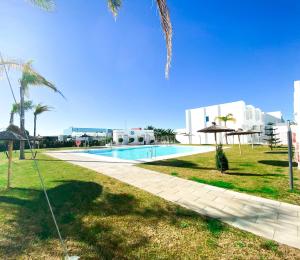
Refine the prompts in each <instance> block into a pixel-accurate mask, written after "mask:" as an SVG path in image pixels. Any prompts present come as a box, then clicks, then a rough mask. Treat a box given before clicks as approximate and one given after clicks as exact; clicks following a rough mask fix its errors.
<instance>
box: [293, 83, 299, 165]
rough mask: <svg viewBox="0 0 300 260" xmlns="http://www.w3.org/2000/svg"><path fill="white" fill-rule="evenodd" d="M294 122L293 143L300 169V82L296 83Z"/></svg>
mask: <svg viewBox="0 0 300 260" xmlns="http://www.w3.org/2000/svg"><path fill="white" fill-rule="evenodd" d="M294 121H295V123H296V125H295V126H294V127H293V143H294V146H295V160H296V161H297V162H298V168H300V163H299V161H300V80H297V81H294Z"/></svg>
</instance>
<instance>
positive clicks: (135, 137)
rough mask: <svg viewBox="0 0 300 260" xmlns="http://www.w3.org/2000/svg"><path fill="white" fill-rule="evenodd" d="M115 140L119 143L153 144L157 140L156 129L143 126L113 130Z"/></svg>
mask: <svg viewBox="0 0 300 260" xmlns="http://www.w3.org/2000/svg"><path fill="white" fill-rule="evenodd" d="M139 139H140V140H142V141H140V140H139ZM113 142H114V143H115V144H119V145H121V144H123V145H127V144H130V145H137V144H153V143H154V142H155V137H154V131H153V130H143V129H142V128H132V129H129V130H124V129H119V130H113Z"/></svg>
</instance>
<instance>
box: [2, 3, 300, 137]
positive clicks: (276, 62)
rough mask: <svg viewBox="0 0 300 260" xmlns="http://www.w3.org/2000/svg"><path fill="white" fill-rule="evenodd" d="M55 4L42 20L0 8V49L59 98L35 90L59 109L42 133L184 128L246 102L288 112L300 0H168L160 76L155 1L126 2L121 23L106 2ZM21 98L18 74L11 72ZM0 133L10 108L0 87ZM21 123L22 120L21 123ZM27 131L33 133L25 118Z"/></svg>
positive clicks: (295, 74)
mask: <svg viewBox="0 0 300 260" xmlns="http://www.w3.org/2000/svg"><path fill="white" fill-rule="evenodd" d="M70 2H71V1H62V0H57V8H56V11H55V12H52V13H46V12H43V11H41V10H40V9H38V8H35V7H32V6H31V5H30V4H28V2H26V1H20V0H4V1H1V2H0V49H1V51H2V53H3V54H4V55H5V57H10V58H21V59H22V60H29V59H32V60H34V67H35V68H36V69H37V70H38V71H39V72H40V73H41V74H43V75H44V76H45V77H46V78H47V79H49V80H51V81H52V82H54V83H55V84H56V86H57V87H58V88H59V89H60V90H61V91H62V92H63V93H64V94H65V96H66V97H67V101H66V100H64V99H62V98H61V97H60V96H59V95H56V94H54V93H52V92H51V91H49V90H47V89H36V88H31V90H30V99H32V100H33V101H34V102H35V103H38V102H42V103H44V104H47V105H50V106H53V107H55V109H54V111H52V112H49V113H47V114H44V115H41V116H40V118H39V125H38V133H39V134H60V133H62V130H63V129H65V128H67V127H69V126H78V127H81V126H82V127H110V128H123V127H124V126H125V124H126V125H127V127H144V126H146V125H149V124H151V125H154V126H157V127H166V128H181V127H184V126H185V117H184V116H185V114H184V112H185V109H187V108H195V107H200V106H205V105H211V104H217V103H225V102H231V101H236V100H240V99H243V100H245V101H246V102H247V103H249V104H253V105H255V106H258V107H260V108H261V109H262V110H264V111H273V110H281V111H282V112H283V113H284V115H285V117H286V118H291V117H292V113H293V103H292V102H293V80H295V79H300V19H299V15H300V1H298V0H295V1H293V0H288V1H286V0H285V1H283V0H243V1H240V0H227V1H224V0H210V1H204V0H203V1H202V0H192V1H182V0H172V1H170V0H169V1H168V2H169V8H170V12H171V19H172V22H173V30H174V42H173V46H174V48H173V61H172V68H171V72H170V79H169V80H166V79H165V78H164V65H165V59H166V57H165V56H166V54H165V43H164V39H163V34H162V31H161V28H160V22H159V17H158V13H157V10H156V6H155V3H154V1H153V0H144V1H141V0H130V1H129V0H128V1H126V0H124V5H123V7H122V9H121V11H120V13H119V17H118V19H117V22H115V21H114V19H113V18H112V16H111V14H110V12H109V11H108V9H107V5H106V1H104V0H97V1H96V0H94V1H86V0H85V1H84V0H76V1H72V4H70ZM11 76H12V79H13V84H14V88H15V90H16V91H18V88H17V87H18V77H19V76H20V74H19V73H16V72H15V73H13V72H12V73H11ZM0 90H1V92H0V93H1V106H0V127H1V128H3V127H5V126H6V125H7V124H8V120H9V110H10V107H11V104H12V102H13V100H12V98H11V95H10V93H9V89H8V86H7V83H6V81H4V80H1V81H0ZM17 120H18V119H17ZM26 120H27V121H26V127H27V128H28V129H29V130H31V129H32V116H31V113H28V114H27V117H26Z"/></svg>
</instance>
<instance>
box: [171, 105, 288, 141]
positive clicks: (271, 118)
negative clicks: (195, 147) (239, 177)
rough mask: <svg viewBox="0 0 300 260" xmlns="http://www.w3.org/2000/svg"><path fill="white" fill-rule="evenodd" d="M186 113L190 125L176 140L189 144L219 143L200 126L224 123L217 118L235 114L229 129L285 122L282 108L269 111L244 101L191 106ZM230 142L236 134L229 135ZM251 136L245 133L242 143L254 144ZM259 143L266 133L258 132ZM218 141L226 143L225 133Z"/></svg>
mask: <svg viewBox="0 0 300 260" xmlns="http://www.w3.org/2000/svg"><path fill="white" fill-rule="evenodd" d="M185 114H186V127H185V129H180V130H179V133H178V134H177V135H176V139H177V140H178V141H179V142H181V143H185V144H213V143H214V142H215V140H214V135H213V134H206V133H199V132H197V131H198V130H200V129H203V128H205V127H208V126H211V125H212V123H213V122H216V123H217V124H220V125H224V123H223V122H219V120H218V119H217V117H220V116H226V115H228V114H232V115H233V117H234V118H235V119H236V120H235V121H228V122H227V123H226V126H227V127H228V128H233V129H239V128H242V129H243V130H257V131H261V132H262V133H263V132H264V128H265V125H266V124H267V123H269V122H272V123H274V124H279V123H282V122H284V121H283V118H282V114H281V112H279V111H276V112H268V113H265V112H263V111H261V109H259V108H257V107H254V106H252V105H247V104H246V103H245V102H244V101H242V100H241V101H236V102H231V103H225V104H219V105H212V106H207V107H200V108H194V109H188V110H186V111H185ZM228 141H229V143H233V142H234V140H233V137H228ZM251 141H252V140H251V137H250V136H241V143H244V144H247V143H250V142H251ZM253 141H254V142H255V143H261V142H263V135H260V136H259V135H254V136H253ZM218 142H222V143H225V134H224V133H222V134H221V133H220V134H218Z"/></svg>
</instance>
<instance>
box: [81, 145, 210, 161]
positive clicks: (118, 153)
mask: <svg viewBox="0 0 300 260" xmlns="http://www.w3.org/2000/svg"><path fill="white" fill-rule="evenodd" d="M214 149H215V148H214V147H212V146H181V145H152V146H141V147H120V148H112V149H97V150H88V151H85V152H84V153H88V154H93V155H99V156H107V157H112V158H117V159H122V160H130V161H138V160H153V159H163V157H166V156H168V157H169V156H171V157H176V155H177V156H181V155H182V156H183V155H189V154H196V153H205V152H210V151H213V150H214Z"/></svg>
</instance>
